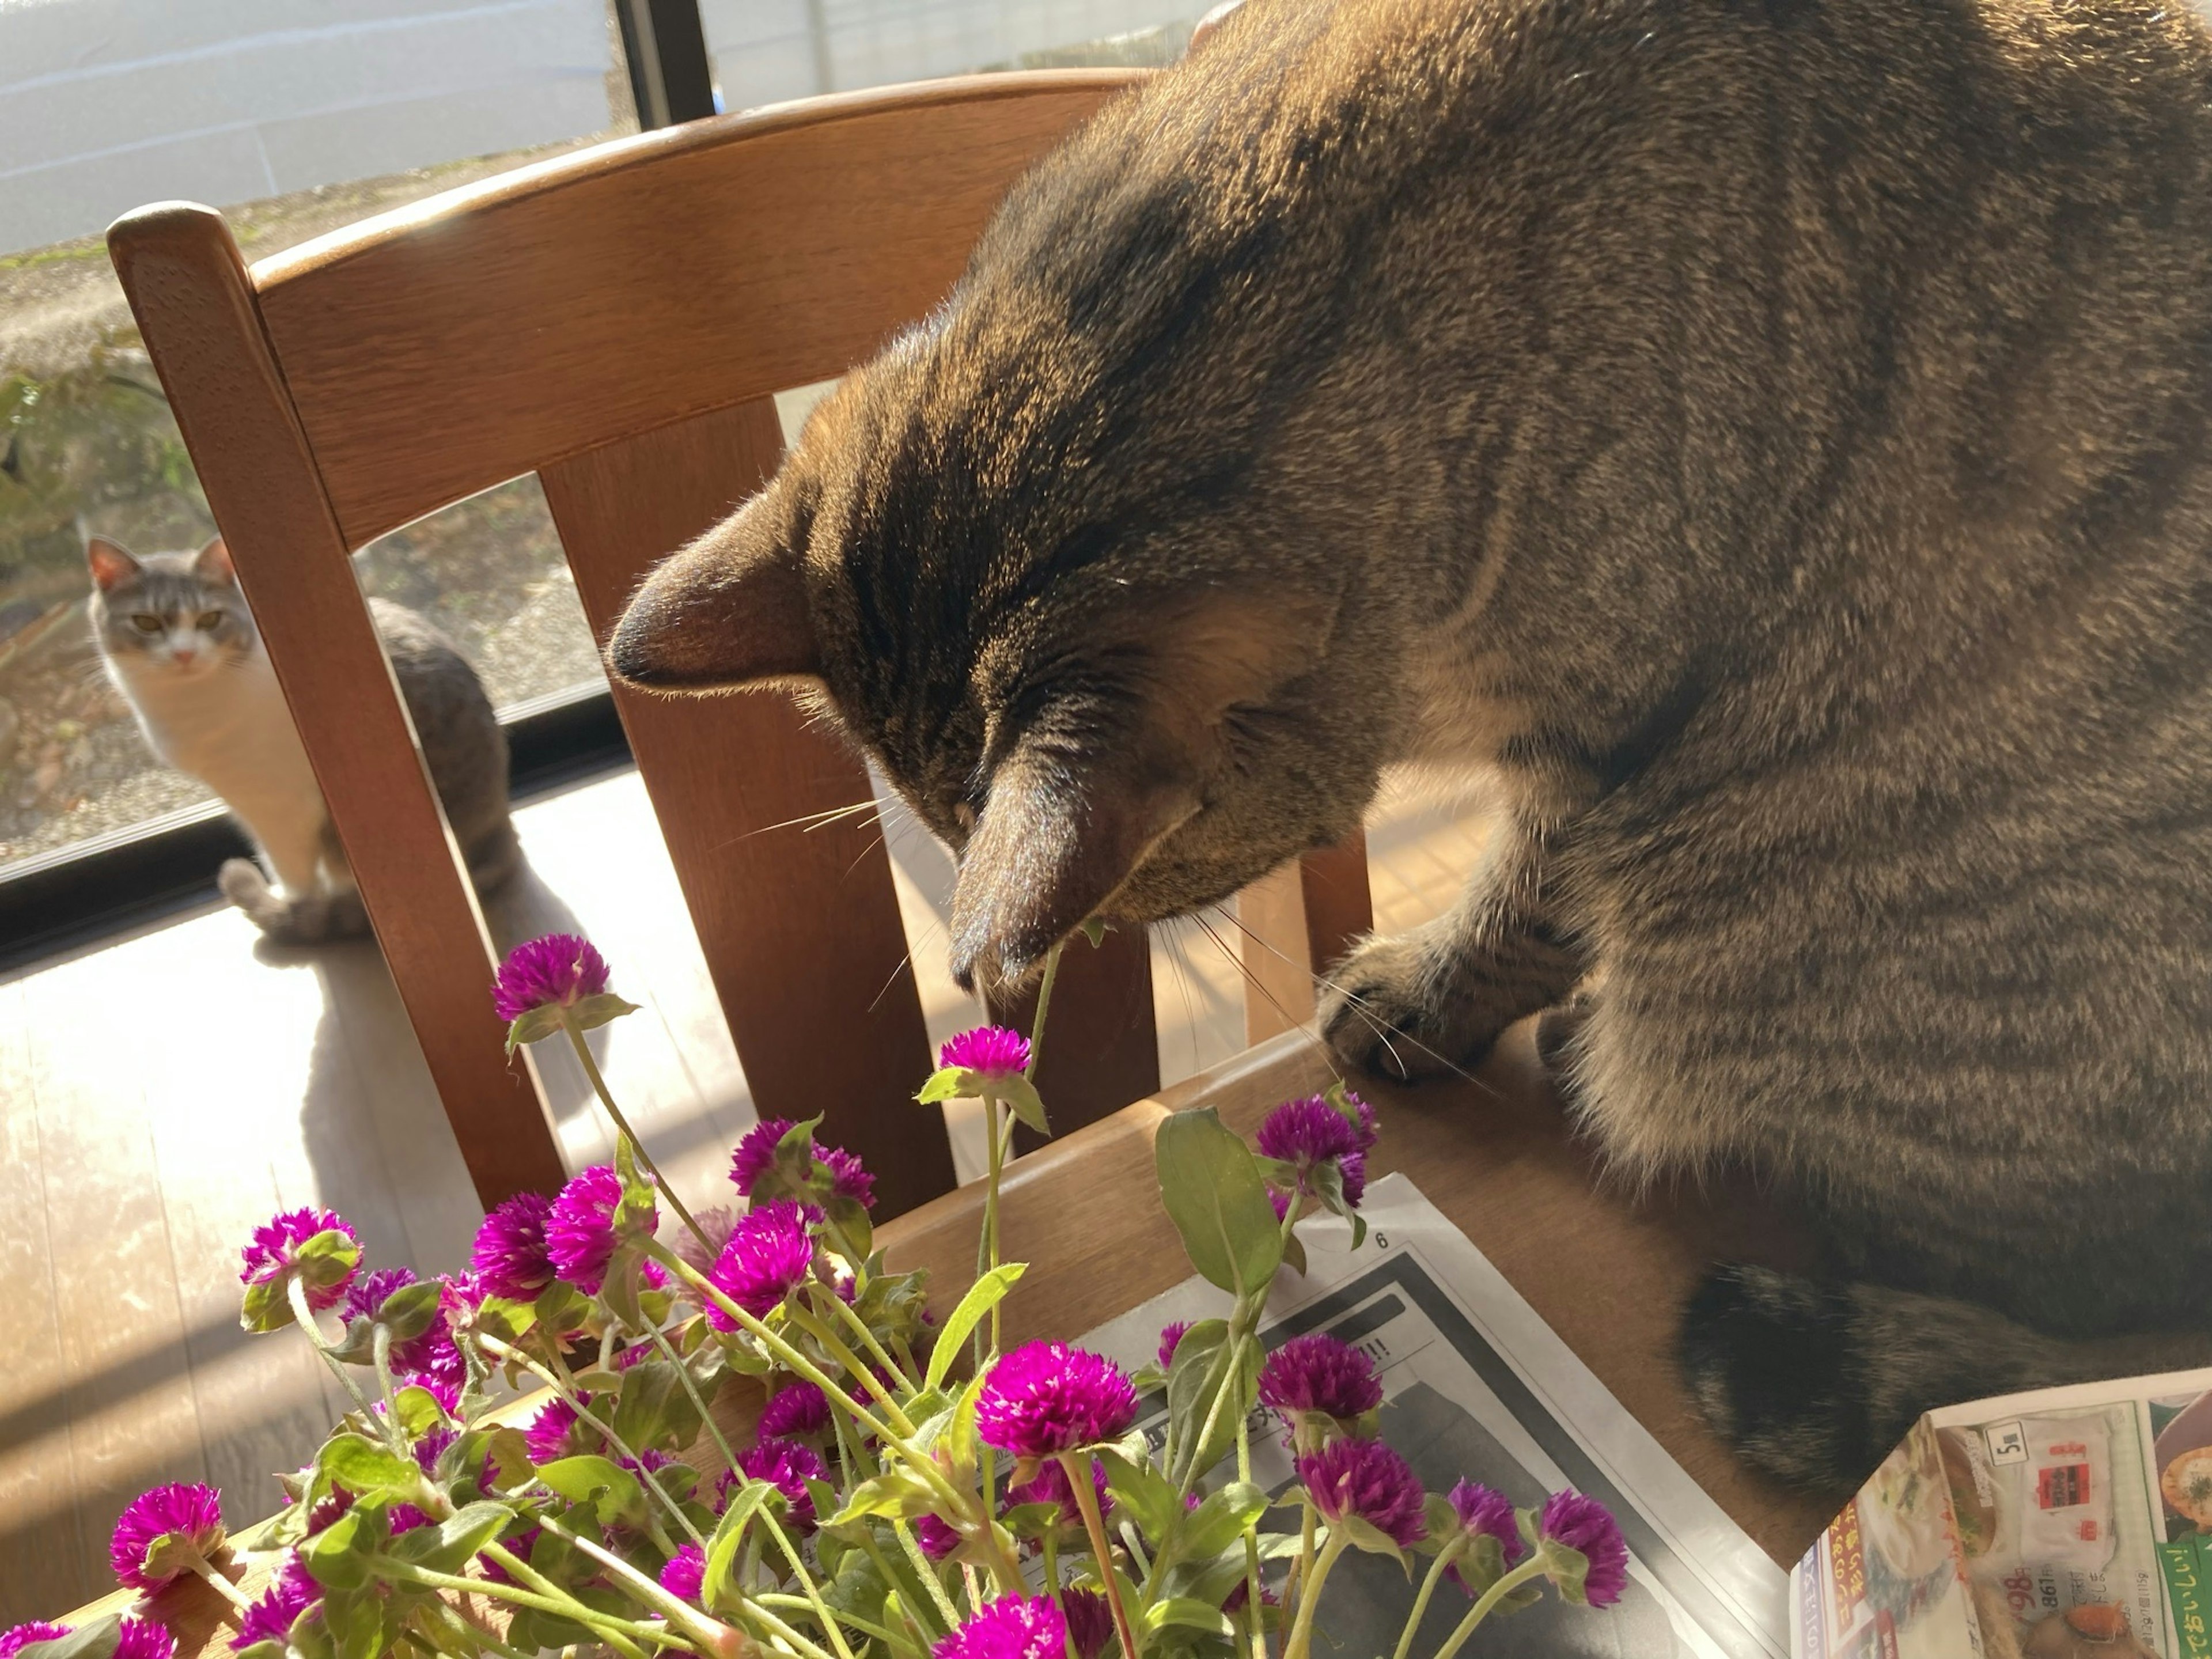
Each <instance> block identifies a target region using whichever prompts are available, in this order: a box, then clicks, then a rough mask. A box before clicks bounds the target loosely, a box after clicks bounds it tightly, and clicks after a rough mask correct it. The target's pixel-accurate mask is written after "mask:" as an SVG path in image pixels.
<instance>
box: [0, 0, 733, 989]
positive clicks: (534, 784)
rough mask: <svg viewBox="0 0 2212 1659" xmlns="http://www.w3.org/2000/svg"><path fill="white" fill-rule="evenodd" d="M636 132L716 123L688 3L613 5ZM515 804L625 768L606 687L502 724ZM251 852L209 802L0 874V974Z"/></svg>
mask: <svg viewBox="0 0 2212 1659" xmlns="http://www.w3.org/2000/svg"><path fill="white" fill-rule="evenodd" d="M614 9H615V20H616V24H617V27H618V28H619V30H620V32H621V34H622V44H623V64H624V66H625V67H626V68H627V69H628V70H629V83H630V93H631V95H632V97H633V98H634V99H635V101H636V105H637V118H638V125H639V126H640V127H641V128H642V129H650V128H653V127H664V126H672V125H676V124H677V123H678V122H682V121H690V120H696V119H698V118H701V117H703V116H710V115H712V114H714V66H713V62H712V59H711V58H709V57H708V52H707V33H706V27H705V24H704V23H703V21H702V20H701V18H700V15H699V7H698V0H614ZM501 724H502V725H504V726H506V728H507V747H508V750H509V751H510V754H511V757H512V764H511V768H510V780H511V781H510V786H509V787H510V789H511V791H512V793H513V797H514V799H515V801H516V803H517V804H518V805H520V804H522V803H525V802H526V801H529V800H531V799H535V798H537V797H539V796H542V795H544V794H546V793H550V791H552V790H555V789H557V788H560V787H564V786H566V785H568V784H571V783H574V782H577V781H580V780H582V779H584V778H586V777H591V776H594V775H600V774H603V773H606V772H610V771H612V770H615V769H617V768H619V767H622V766H625V765H628V764H629V760H630V752H629V741H628V739H627V738H624V737H623V729H622V722H621V720H619V719H617V716H616V714H615V709H614V699H613V696H612V695H611V693H610V692H609V691H608V690H607V689H606V688H605V686H604V685H599V686H592V685H586V686H582V687H577V688H572V689H570V690H566V691H557V692H554V693H551V694H550V695H548V696H542V697H535V698H532V699H530V700H529V701H527V702H522V703H520V704H517V705H515V706H514V707H513V708H509V709H507V710H505V711H503V713H502V718H501ZM251 856H252V847H251V846H250V845H249V844H248V842H247V841H246V836H245V834H244V832H243V831H241V830H240V829H239V827H238V824H237V823H236V821H235V820H234V819H233V818H232V817H231V816H230V814H229V813H228V811H225V810H224V808H223V806H222V803H221V802H219V801H210V802H208V803H206V804H204V805H199V806H192V807H186V808H185V809H183V810H182V811H176V812H170V813H165V814H164V815H162V816H161V817H156V818H154V819H151V820H149V822H147V823H140V824H133V825H131V826H130V827H129V828H127V829H118V830H113V831H111V832H110V833H108V834H106V835H103V836H91V837H88V838H87V839H86V840H84V841H81V842H76V843H74V844H72V845H70V846H68V847H64V848H56V849H55V850H54V851H52V852H50V853H44V854H39V855H37V856H35V857H33V858H28V859H25V860H21V862H19V863H16V864H13V865H10V866H7V868H6V869H5V870H4V871H0V973H5V972H11V971H13V970H15V969H20V968H22V967H24V966H26V965H27V964H29V963H34V962H38V961H40V960H42V959H44V958H46V957H54V956H58V955H61V954H63V953H64V952H66V951H71V950H73V949H76V948H78V947H81V946H82V945H89V944H92V943H94V942H95V941H97V940H99V939H105V938H107V937H109V936H111V935H113V934H117V933H123V932H125V931H127V930H129V929H131V928H133V927H143V926H144V925H145V924H146V923H148V922H149V921H158V920H160V919H161V917H163V916H167V915H174V914H175V913H177V912H178V911H180V910H184V909H189V908H192V907H194V906H197V905H200V904H204V903H206V902H209V901H210V900H211V899H213V898H214V897H216V872H217V871H218V870H220V869H221V868H222V861H223V860H225V859H230V858H247V857H251Z"/></svg>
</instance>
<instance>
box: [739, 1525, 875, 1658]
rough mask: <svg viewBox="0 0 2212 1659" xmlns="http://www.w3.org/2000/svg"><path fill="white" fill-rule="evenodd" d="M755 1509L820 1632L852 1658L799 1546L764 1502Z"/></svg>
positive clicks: (844, 1654) (850, 1650)
mask: <svg viewBox="0 0 2212 1659" xmlns="http://www.w3.org/2000/svg"><path fill="white" fill-rule="evenodd" d="M755 1512H756V1513H757V1515H758V1516H760V1518H761V1519H762V1521H763V1522H766V1523H767V1526H768V1530H769V1536H770V1537H772V1538H774V1539H775V1547H777V1548H778V1549H780V1550H781V1551H782V1552H783V1558H784V1559H785V1560H787V1561H788V1562H790V1563H791V1571H792V1573H793V1577H796V1578H797V1579H798V1580H799V1589H801V1590H802V1591H804V1592H805V1596H806V1600H807V1601H808V1602H809V1603H810V1604H811V1606H812V1607H813V1609H814V1616H815V1617H816V1618H817V1619H818V1620H821V1621H822V1629H823V1634H825V1635H826V1636H828V1637H829V1645H830V1646H831V1647H833V1648H835V1649H836V1650H837V1659H853V1650H852V1649H851V1648H849V1647H848V1646H847V1645H846V1643H845V1632H843V1631H842V1630H841V1629H840V1628H839V1627H838V1625H837V1620H836V1619H835V1618H834V1617H832V1616H831V1614H830V1612H829V1608H828V1607H825V1606H824V1605H823V1601H822V1591H821V1589H819V1588H818V1587H817V1585H816V1584H815V1582H814V1577H813V1575H812V1574H811V1573H809V1572H808V1571H806V1562H805V1558H804V1557H802V1556H801V1555H800V1554H799V1547H798V1546H797V1545H796V1544H794V1543H793V1542H792V1541H791V1534H788V1533H787V1532H785V1531H784V1529H783V1528H782V1526H781V1524H779V1523H778V1522H777V1521H776V1518H775V1516H773V1515H770V1514H769V1511H768V1506H767V1505H766V1504H763V1505H762V1506H761V1507H760V1508H759V1510H757V1511H755Z"/></svg>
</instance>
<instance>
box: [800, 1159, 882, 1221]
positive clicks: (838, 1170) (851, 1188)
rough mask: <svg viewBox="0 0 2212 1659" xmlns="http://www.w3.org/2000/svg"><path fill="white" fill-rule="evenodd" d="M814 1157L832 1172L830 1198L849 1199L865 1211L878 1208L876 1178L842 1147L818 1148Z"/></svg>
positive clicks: (830, 1176)
mask: <svg viewBox="0 0 2212 1659" xmlns="http://www.w3.org/2000/svg"><path fill="white" fill-rule="evenodd" d="M814 1155H815V1157H816V1158H819V1159H820V1160H821V1163H822V1167H823V1169H825V1170H828V1171H829V1196H830V1197H832V1198H849V1199H851V1200H853V1202H854V1203H855V1204H857V1205H859V1206H860V1207H861V1208H862V1209H864V1210H872V1209H874V1208H875V1207H876V1178H875V1176H872V1175H870V1174H869V1173H868V1171H867V1170H866V1167H865V1166H864V1165H862V1164H861V1162H860V1159H859V1158H855V1157H854V1155H853V1154H852V1153H850V1152H847V1151H846V1150H845V1149H844V1148H843V1147H842V1146H817V1147H816V1148H815V1149H814Z"/></svg>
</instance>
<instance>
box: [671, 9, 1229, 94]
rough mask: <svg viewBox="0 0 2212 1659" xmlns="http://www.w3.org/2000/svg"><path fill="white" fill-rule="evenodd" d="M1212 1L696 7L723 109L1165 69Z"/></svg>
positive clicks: (1184, 43)
mask: <svg viewBox="0 0 2212 1659" xmlns="http://www.w3.org/2000/svg"><path fill="white" fill-rule="evenodd" d="M1211 4H1212V0H1206V3H1199V0H700V3H699V15H700V18H701V20H702V21H703V22H704V23H705V25H706V29H707V50H708V53H709V55H710V56H711V57H712V58H713V59H714V81H715V86H716V88H717V91H718V93H719V94H720V99H721V106H722V107H723V108H725V109H751V108H754V107H757V106H759V105H762V104H773V103H778V102H781V101H782V100H785V99H790V98H806V97H811V96H812V95H813V94H816V93H822V92H850V91H853V90H854V89H855V88H861V87H876V86H885V85H889V84H891V83H893V82H901V81H922V80H927V79H930V78H932V77H933V76H940V75H964V74H969V73H972V72H975V71H978V70H1017V69H1071V68H1077V67H1080V66H1082V65H1085V64H1167V63H1172V62H1174V61H1175V59H1176V58H1179V57H1181V56H1182V49H1183V47H1184V46H1185V45H1186V44H1187V43H1188V41H1189V40H1190V30H1191V25H1192V24H1194V23H1195V22H1196V21H1198V19H1199V18H1200V16H1202V15H1204V14H1205V13H1206V11H1207V10H1208V9H1211Z"/></svg>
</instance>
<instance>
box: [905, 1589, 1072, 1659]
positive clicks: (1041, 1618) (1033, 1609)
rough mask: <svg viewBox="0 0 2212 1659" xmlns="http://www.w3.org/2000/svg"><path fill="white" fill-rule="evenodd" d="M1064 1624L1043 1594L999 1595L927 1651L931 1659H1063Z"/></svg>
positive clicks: (977, 1609) (1065, 1634)
mask: <svg viewBox="0 0 2212 1659" xmlns="http://www.w3.org/2000/svg"><path fill="white" fill-rule="evenodd" d="M1066 1651H1067V1621H1066V1620H1065V1619H1064V1618H1062V1617H1061V1616H1060V1609H1059V1608H1058V1607H1054V1605H1053V1603H1052V1598H1051V1597H1050V1596H1047V1595H1001V1596H1000V1597H999V1599H998V1600H997V1601H986V1602H985V1603H984V1604H983V1605H982V1606H981V1607H978V1608H976V1609H975V1614H974V1616H973V1617H971V1618H970V1619H969V1620H968V1622H967V1623H966V1624H964V1625H963V1626H960V1628H959V1629H957V1630H956V1631H954V1632H952V1633H951V1635H949V1636H946V1637H945V1638H942V1639H941V1640H939V1642H938V1644H937V1645H936V1646H935V1647H933V1648H932V1649H931V1650H930V1654H931V1659H1066Z"/></svg>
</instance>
